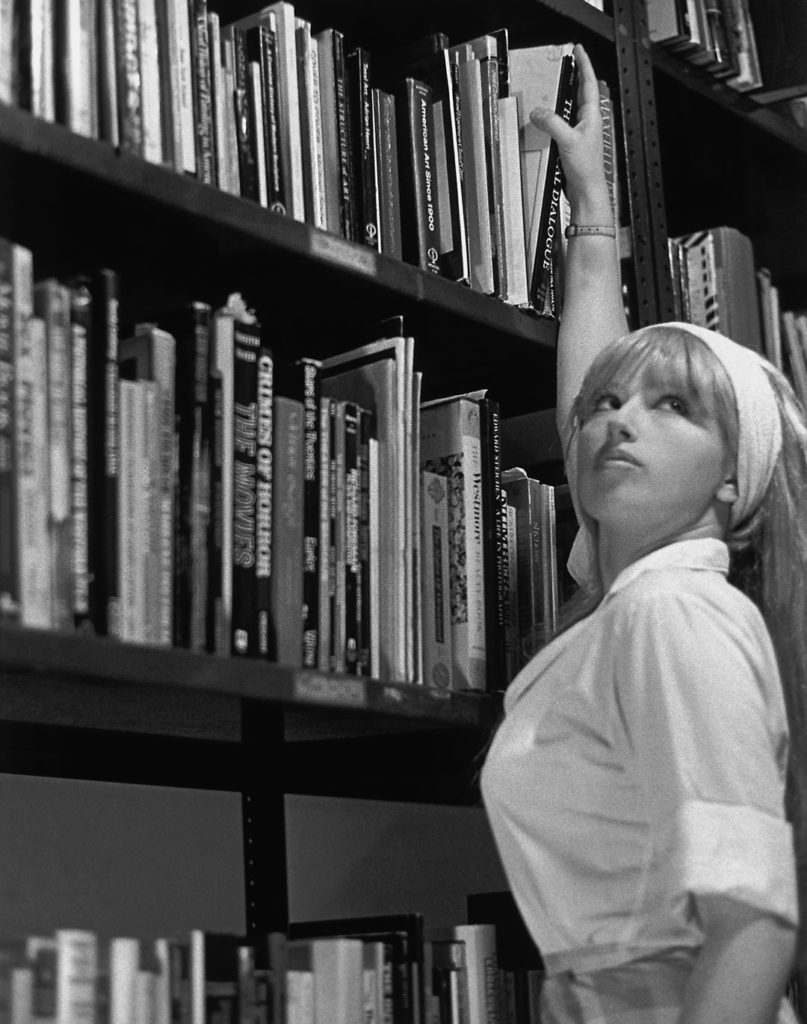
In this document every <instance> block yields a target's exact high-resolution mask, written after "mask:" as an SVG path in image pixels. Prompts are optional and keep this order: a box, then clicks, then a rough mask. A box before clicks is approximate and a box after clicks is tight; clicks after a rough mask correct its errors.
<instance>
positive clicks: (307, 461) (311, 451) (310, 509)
mask: <svg viewBox="0 0 807 1024" xmlns="http://www.w3.org/2000/svg"><path fill="white" fill-rule="evenodd" d="M278 390H280V391H281V392H282V393H283V394H285V395H287V396H288V397H289V398H296V399H297V400H299V401H301V402H302V404H303V667H304V668H317V665H318V659H319V644H320V630H319V617H320V559H321V558H322V556H323V552H322V551H321V550H320V486H321V471H320V427H319V419H320V411H319V410H320V397H321V394H322V363H321V362H320V360H319V359H313V358H312V357H310V356H303V357H302V358H300V359H297V360H295V361H294V362H293V363H292V364H291V365H290V366H289V367H288V368H287V369H286V370H284V374H283V378H282V380H279V381H278Z"/></svg>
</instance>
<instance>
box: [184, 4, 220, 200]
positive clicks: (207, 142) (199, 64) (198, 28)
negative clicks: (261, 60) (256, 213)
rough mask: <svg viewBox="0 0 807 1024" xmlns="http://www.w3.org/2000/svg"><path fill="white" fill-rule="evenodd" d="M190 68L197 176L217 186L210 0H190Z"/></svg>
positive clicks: (207, 183)
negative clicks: (209, 31)
mask: <svg viewBox="0 0 807 1024" xmlns="http://www.w3.org/2000/svg"><path fill="white" fill-rule="evenodd" d="M189 15H190V35H191V39H190V43H191V67H192V69H193V83H192V84H193V114H194V129H195V144H196V175H197V177H198V178H199V180H200V181H202V182H204V183H205V184H206V185H215V184H216V161H215V143H214V136H213V133H214V125H213V90H212V85H211V80H210V39H209V33H208V25H207V0H191V5H190V11H189Z"/></svg>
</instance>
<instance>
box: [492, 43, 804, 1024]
mask: <svg viewBox="0 0 807 1024" xmlns="http://www.w3.org/2000/svg"><path fill="white" fill-rule="evenodd" d="M576 56H577V60H578V64H579V68H580V86H579V96H578V116H577V120H576V123H575V125H574V127H571V126H569V125H566V124H564V123H563V122H562V121H561V120H560V119H559V118H557V117H556V116H555V115H554V114H552V113H551V112H546V111H536V112H534V113H533V115H532V117H533V120H534V122H535V123H536V124H537V125H538V126H539V127H542V128H544V129H545V130H547V131H548V132H550V134H551V135H552V136H553V137H554V138H555V139H556V141H557V143H558V147H559V151H560V153H561V159H562V162H563V168H564V173H565V178H566V189H567V195H568V198H569V202H570V207H571V214H572V216H571V220H572V223H573V224H574V225H577V228H576V229H575V230H574V231H573V232H572V233H571V235H570V237H569V243H568V249H567V264H566V272H565V294H564V306H563V314H562V319H561V324H560V330H559V340H558V401H557V407H558V426H559V430H560V432H561V437H562V439H563V442H564V450H565V451H566V453H567V460H566V462H567V475H568V478H569V481H570V484H571V488H572V493H573V497H574V501H575V508H576V510H577V515H578V520H579V522H580V524H581V529H580V532H579V534H578V538H577V541H576V544H575V548H574V550H573V552H572V557H571V559H570V569H571V571H572V572H573V574H574V575H575V577H576V579H577V580H578V582H579V583H580V587H581V589H580V594H579V597H580V604H579V606H578V608H577V609H576V612H575V613H574V614H573V615H572V618H571V620H570V622H569V623H567V625H566V627H565V629H564V631H562V632H561V634H560V635H559V636H557V637H556V638H555V639H554V640H553V641H552V642H551V643H550V644H549V645H548V646H547V647H545V648H544V649H543V650H542V651H541V652H540V653H539V654H538V655H537V656H536V657H535V658H534V659H533V660H532V661H531V662H530V664H529V665H527V666H526V668H525V669H524V670H522V672H521V673H520V674H519V675H518V676H517V677H516V679H515V680H514V681H513V683H512V684H511V686H510V688H509V689H508V691H507V694H506V697H505V712H506V713H505V717H504V720H503V722H502V724H501V726H500V727H499V729H498V731H497V733H496V736H495V737H494V740H493V742H492V745H491V748H490V750H489V752H488V756H487V759H486V763H485V766H484V769H483V772H482V791H483V796H484V800H485V805H486V808H487V811H488V815H489V819H490V823H491V827H492V830H493V833H494V837H495V839H496V842H497V845H498V849H499V851H500V854H501V857H502V862H503V864H504V867H505V871H506V873H507V876H508V880H509V882H510V884H511V887H512V890H513V894H514V896H515V898H516V901H517V903H518V905H519V907H520V909H521V912H522V915H523V916H524V919H525V922H526V924H527V926H528V928H529V929H530V931H531V934H532V935H533V937H534V938H535V941H536V943H537V944H538V946H539V948H540V949H541V952H542V954H543V957H544V960H545V963H546V966H547V980H546V982H545V985H544V991H543V995H542V998H543V1007H542V1009H543V1024H555V1022H557V1024H560V1022H564V1024H566V1022H585V1024H595V1022H596V1024H611V1022H613V1024H617V1022H619V1024H650V1022H654V1024H661V1022H663V1024H668V1022H669V1024H673V1022H675V1024H723V1022H726V1024H728V1022H731V1024H739V1022H743V1024H772V1022H774V1021H777V1020H779V1021H787V1020H792V1019H793V1015H792V1011H791V1010H790V1008H789V1004H788V1003H787V1001H786V1000H785V999H784V992H785V988H786V985H787V981H788V978H789V976H790V973H791V971H792V968H793V963H794V957H795V950H796V935H797V927H798V901H797V895H796V888H797V887H796V871H795V858H794V849H793V828H792V826H791V823H790V822H789V821H788V820H787V819H786V815H785V780H786V776H787V775H788V749H789V747H788V733H789V731H790V733H791V734H792V735H793V738H794V740H795V739H799V740H800V739H801V736H802V734H803V725H802V721H803V719H802V717H801V710H800V709H801V708H802V704H803V702H802V700H801V699H800V694H801V689H802V686H803V684H804V681H805V678H807V676H806V675H805V669H807V647H806V646H805V642H804V633H805V627H804V623H805V622H807V616H806V615H805V609H806V605H805V596H804V592H805V579H807V574H805V568H807V541H806V540H805V531H804V529H803V528H802V526H801V523H800V519H799V517H798V516H797V515H796V512H797V511H798V508H799V505H798V503H799V502H805V503H804V504H802V505H801V508H802V509H803V508H807V460H806V458H805V453H806V452H807V430H805V426H804V420H803V417H802V413H801V411H800V409H799V408H798V405H797V403H796V401H795V399H794V398H793V394H792V391H791V389H790V388H789V385H788V384H787V382H786V381H785V380H784V378H783V377H782V375H781V374H779V373H778V372H777V371H776V370H775V369H774V368H773V367H770V366H769V364H767V363H765V362H764V361H763V360H761V359H759V358H758V357H757V356H756V355H755V354H754V353H751V352H750V351H749V350H747V349H743V348H741V347H740V346H737V345H734V344H733V343H732V342H730V341H728V340H727V339H725V338H722V337H721V336H719V335H716V334H714V333H713V332H709V331H704V330H700V329H698V328H693V327H689V326H688V325H684V324H681V325H660V326H656V327H650V328H645V329H643V330H641V331H638V332H634V333H633V334H626V332H627V324H626V322H625V317H624V310H623V307H622V300H621V291H620V283H619V268H618V260H617V254H616V248H615V242H614V231H613V214H612V211H611V205H610V200H609V197H608V191H607V186H606V182H605V177H604V174H603V171H602V167H603V163H602V147H601V137H602V136H601V122H600V114H599V96H598V89H597V83H596V77H595V74H594V72H593V69H592V67H591V64H590V61H589V59H588V57H587V55H586V54H585V52H584V51H583V50H582V48H580V47H578V48H577V50H576ZM616 339H620V340H616ZM729 548H732V549H741V548H746V549H749V548H751V549H753V550H755V551H756V550H757V549H759V551H760V552H761V557H762V558H763V561H764V567H765V573H764V575H763V583H764V586H763V592H762V605H763V609H764V611H765V612H766V614H767V616H768V624H767V626H766V622H765V620H764V619H763V617H762V614H760V611H759V610H758V609H757V607H756V605H754V604H752V602H751V601H750V599H749V598H748V597H746V596H745V595H744V594H743V593H741V592H740V591H739V590H738V589H736V588H735V587H733V586H732V585H731V584H730V583H729V582H728V580H727V572H728V567H729ZM772 635H773V640H774V641H775V644H776V647H775V648H774V644H773V643H772V640H771V636H772ZM780 669H781V675H780ZM788 714H789V716H790V726H788ZM802 761H803V757H802V758H800V759H794V758H792V759H791V764H790V768H791V771H790V782H791V790H790V795H791V800H790V805H791V809H793V808H795V807H796V805H797V804H799V803H800V800H799V798H798V792H799V790H798V788H797V786H796V784H797V781H798V769H799V767H800V765H801V762H802Z"/></svg>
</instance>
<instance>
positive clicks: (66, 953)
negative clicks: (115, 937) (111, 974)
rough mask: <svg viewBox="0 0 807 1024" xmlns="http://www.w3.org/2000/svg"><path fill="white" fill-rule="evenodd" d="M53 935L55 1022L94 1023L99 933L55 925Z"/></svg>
mask: <svg viewBox="0 0 807 1024" xmlns="http://www.w3.org/2000/svg"><path fill="white" fill-rule="evenodd" d="M55 938H56V1008H57V1009H56V1020H57V1024H95V1020H96V1012H97V998H96V983H97V978H98V952H99V950H98V945H99V943H98V936H97V935H96V934H95V932H93V931H88V930H87V929H78V928H58V929H57V930H56V932H55Z"/></svg>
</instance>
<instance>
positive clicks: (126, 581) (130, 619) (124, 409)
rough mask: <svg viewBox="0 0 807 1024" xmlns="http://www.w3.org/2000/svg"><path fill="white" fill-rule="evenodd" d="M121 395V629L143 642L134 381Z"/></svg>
mask: <svg viewBox="0 0 807 1024" xmlns="http://www.w3.org/2000/svg"><path fill="white" fill-rule="evenodd" d="M118 390H119V394H120V443H121V449H122V450H123V451H125V452H126V455H127V457H126V459H124V460H123V461H122V462H121V466H120V473H119V477H118V479H119V491H118V530H117V536H118V544H119V549H118V565H119V569H120V627H119V637H120V639H121V640H124V641H130V640H139V639H140V637H139V636H138V635H137V630H136V625H135V603H136V599H135V589H136V585H135V565H136V561H137V547H136V545H137V530H138V523H137V516H136V515H135V513H134V504H135V494H134V488H133V480H132V464H133V463H134V462H135V461H136V450H137V449H136V442H137V429H136V425H135V415H136V414H135V402H136V397H135V393H136V391H137V385H136V383H135V382H134V381H131V380H125V379H122V380H121V381H120V383H119V385H118Z"/></svg>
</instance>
